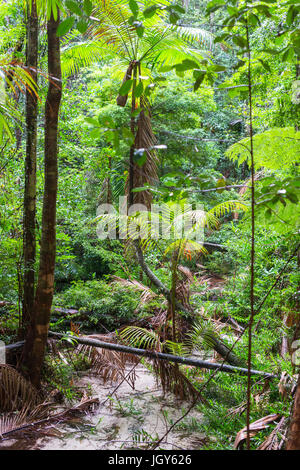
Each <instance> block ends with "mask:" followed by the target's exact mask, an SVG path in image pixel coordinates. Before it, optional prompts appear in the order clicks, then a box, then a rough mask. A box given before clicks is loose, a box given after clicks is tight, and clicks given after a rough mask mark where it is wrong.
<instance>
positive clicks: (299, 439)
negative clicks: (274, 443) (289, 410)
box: [286, 373, 300, 450]
mask: <svg viewBox="0 0 300 470" xmlns="http://www.w3.org/2000/svg"><path fill="white" fill-rule="evenodd" d="M286 450H300V373H299V375H298V384H297V388H296V393H295V400H294V408H293V415H292V421H291V425H290V429H289V434H288V439H287V444H286Z"/></svg>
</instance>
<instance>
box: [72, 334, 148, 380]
mask: <svg viewBox="0 0 300 470" xmlns="http://www.w3.org/2000/svg"><path fill="white" fill-rule="evenodd" d="M87 338H92V339H98V340H100V341H104V342H111V341H112V338H110V337H108V336H107V335H96V334H95V335H89V336H87ZM114 341H116V340H115V339H114ZM76 352H77V353H78V352H79V353H81V354H84V355H85V356H86V357H87V358H88V359H89V361H90V362H91V366H92V371H93V372H94V373H96V374H97V375H100V376H101V377H102V378H103V381H104V383H106V382H107V381H111V382H115V381H117V380H120V379H124V380H125V375H126V374H125V368H126V365H127V364H128V363H133V364H137V363H138V362H139V359H138V358H137V357H136V356H133V355H132V354H128V353H121V352H118V351H112V350H109V349H102V348H95V347H93V346H87V345H78V346H77V348H76ZM126 380H127V381H128V382H130V383H131V385H132V384H134V381H135V372H134V370H133V371H132V373H131V374H130V375H129V376H128V377H127V378H126Z"/></svg>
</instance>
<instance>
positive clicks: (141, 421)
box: [1, 364, 207, 450]
mask: <svg viewBox="0 0 300 470" xmlns="http://www.w3.org/2000/svg"><path fill="white" fill-rule="evenodd" d="M129 369H130V367H129V368H128V370H129ZM76 385H77V386H78V387H79V388H80V389H83V390H89V395H90V396H92V397H96V398H98V399H99V402H100V406H97V407H96V409H95V410H94V411H93V412H92V413H87V414H86V415H84V416H79V417H75V418H72V419H70V420H68V421H67V422H65V423H58V424H55V425H54V426H51V428H50V429H45V435H44V436H43V437H39V438H34V439H32V438H29V439H28V438H26V437H24V439H22V438H21V439H8V440H5V441H3V442H2V443H1V447H2V449H9V450H21V449H22V450H23V449H32V450H37V449H40V450H80V449H89V450H98V449H99V450H100V449H103V450H104V449H109V450H117V449H146V448H149V446H150V447H151V445H153V444H155V442H156V441H157V439H160V438H161V437H162V436H163V435H164V434H165V432H166V430H167V429H168V428H169V427H170V426H171V424H172V423H173V422H174V421H175V420H176V419H177V418H179V417H180V416H181V415H182V414H183V412H184V410H185V409H186V408H187V406H188V403H186V402H182V401H178V399H176V398H175V397H174V395H171V394H167V395H164V394H163V392H162V390H161V388H160V387H159V386H158V385H157V382H156V379H155V376H154V375H153V373H151V372H149V371H148V370H147V368H146V367H144V366H143V365H141V364H140V365H138V366H137V368H136V380H135V384H134V389H133V388H132V386H131V385H130V383H127V382H126V381H124V382H123V383H122V384H121V385H120V387H119V388H118V389H117V391H115V389H116V386H117V385H116V384H109V383H106V384H105V383H104V382H103V379H102V378H101V377H95V376H93V375H90V374H84V375H82V377H81V378H80V379H79V382H78V384H76ZM114 391H115V393H113V392H114ZM111 395H112V396H111ZM108 397H110V398H108ZM104 402H105V403H104ZM201 419H202V415H201V413H199V412H198V411H197V410H195V409H194V410H192V411H191V412H190V413H189V415H188V417H187V418H186V419H185V420H183V425H181V426H180V428H179V429H178V428H177V429H176V427H175V430H172V431H171V432H170V433H169V434H168V436H167V437H166V439H165V440H164V441H163V442H162V443H161V444H160V445H159V449H165V450H171V449H173V450H176V449H180V450H182V449H185V450H191V449H199V448H201V447H202V446H203V445H205V443H206V441H207V439H206V436H205V435H203V434H201V433H199V430H197V429H195V430H193V428H195V423H196V424H199V423H200V422H201ZM196 427H197V426H196ZM40 435H41V434H40V433H39V436H40ZM42 435H43V430H42Z"/></svg>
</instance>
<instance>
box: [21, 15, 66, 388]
mask: <svg viewBox="0 0 300 470" xmlns="http://www.w3.org/2000/svg"><path fill="white" fill-rule="evenodd" d="M58 25H59V15H58V18H57V20H56V21H55V20H54V18H53V15H51V18H50V19H49V20H48V23H47V36H48V74H49V88H48V94H47V99H46V106H45V187H44V200H43V217H42V240H41V253H40V265H39V275H38V283H37V289H36V296H35V303H34V318H33V321H32V324H31V328H30V331H29V335H28V337H27V340H26V344H25V348H24V349H25V351H24V353H25V356H24V366H25V367H26V369H27V370H25V373H27V375H28V377H29V378H30V380H31V382H32V383H33V385H35V386H37V387H39V386H40V375H41V368H42V364H43V360H44V355H45V348H46V342H47V336H48V328H49V321H50V312H51V305H52V299H53V291H54V268H55V255H56V197H57V180H58V171H57V155H58V145H57V140H58V115H59V106H60V100H61V67H60V40H59V38H58V37H57V36H56V31H57V27H58Z"/></svg>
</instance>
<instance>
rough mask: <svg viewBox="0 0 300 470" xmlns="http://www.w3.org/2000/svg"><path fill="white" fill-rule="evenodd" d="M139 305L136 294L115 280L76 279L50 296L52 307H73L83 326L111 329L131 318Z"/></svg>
mask: <svg viewBox="0 0 300 470" xmlns="http://www.w3.org/2000/svg"><path fill="white" fill-rule="evenodd" d="M138 304H139V295H138V293H136V292H135V291H134V290H132V289H130V288H126V287H124V286H121V285H119V284H117V283H114V284H108V283H106V282H105V281H96V280H93V281H86V282H84V281H76V282H73V283H72V285H71V287H69V288H68V289H66V290H65V291H64V292H63V293H61V294H57V295H56V297H55V299H54V306H56V307H66V308H70V307H73V308H75V309H78V310H79V314H78V315H77V317H78V319H80V320H81V322H82V325H83V327H85V328H97V331H99V330H100V331H103V328H107V329H108V330H110V331H111V330H112V329H114V328H118V327H119V326H120V325H122V324H124V323H127V322H128V321H131V320H133V319H134V318H135V317H136V315H137V312H136V308H137V306H138Z"/></svg>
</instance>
